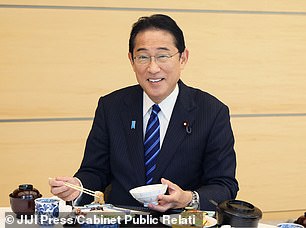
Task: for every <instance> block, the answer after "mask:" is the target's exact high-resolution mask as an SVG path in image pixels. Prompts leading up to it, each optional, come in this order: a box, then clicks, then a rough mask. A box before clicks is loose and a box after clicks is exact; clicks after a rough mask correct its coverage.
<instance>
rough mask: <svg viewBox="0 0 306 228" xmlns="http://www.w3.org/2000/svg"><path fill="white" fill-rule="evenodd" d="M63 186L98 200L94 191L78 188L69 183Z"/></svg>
mask: <svg viewBox="0 0 306 228" xmlns="http://www.w3.org/2000/svg"><path fill="white" fill-rule="evenodd" d="M64 185H65V186H67V187H69V188H72V189H75V190H78V191H80V192H83V193H85V194H88V195H91V196H94V197H96V198H99V196H98V195H97V194H96V192H95V191H92V190H89V189H86V188H83V187H80V186H78V185H74V184H70V183H69V182H64Z"/></svg>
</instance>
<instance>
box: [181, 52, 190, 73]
mask: <svg viewBox="0 0 306 228" xmlns="http://www.w3.org/2000/svg"><path fill="white" fill-rule="evenodd" d="M188 58H189V51H188V49H187V48H185V50H184V51H183V52H182V53H181V58H180V64H181V69H184V67H185V65H186V63H187V62H188Z"/></svg>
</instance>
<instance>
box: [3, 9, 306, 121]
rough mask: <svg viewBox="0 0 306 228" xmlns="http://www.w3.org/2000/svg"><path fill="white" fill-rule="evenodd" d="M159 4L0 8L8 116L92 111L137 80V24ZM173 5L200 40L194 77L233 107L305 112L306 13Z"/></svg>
mask: <svg viewBox="0 0 306 228" xmlns="http://www.w3.org/2000/svg"><path fill="white" fill-rule="evenodd" d="M151 13H153V12H149V11H148V12H145V13H143V12H137V11H136V12H133V11H94V10H87V11H86V10H80V11H78V10H60V9H58V10H55V9H0V27H1V30H0V49H1V54H0V55H1V57H0V75H1V77H0V80H1V81H0V105H1V107H4V108H2V109H1V110H0V118H2V119H5V118H27V117H50V116H51V117H54V116H55V117H63V116H64V117H67V116H68V117H71V116H77V117H78V116H92V113H93V111H94V108H95V106H96V101H97V99H98V97H99V96H100V95H103V94H106V93H108V92H110V91H112V90H114V89H117V88H120V87H122V86H126V85H130V84H134V83H135V81H136V80H135V77H134V75H133V72H132V70H131V67H130V65H129V62H128V60H127V40H128V36H129V30H130V27H131V24H132V23H133V22H134V21H135V20H136V19H137V18H138V17H139V16H140V15H144V14H145V15H149V14H151ZM169 14H170V15H171V16H173V17H174V18H175V19H176V20H177V22H178V23H179V24H180V25H181V27H182V28H183V30H184V31H185V35H186V40H187V46H188V47H189V49H190V61H189V65H187V67H186V70H185V71H184V72H183V76H182V78H183V80H185V82H186V83H189V84H191V85H194V86H196V87H200V88H201V89H203V90H207V91H209V92H211V93H213V94H215V95H216V96H217V97H219V98H221V99H222V100H223V101H224V102H226V103H227V104H229V105H230V107H231V110H232V113H233V114H235V113H291V112H297V113H305V111H306V93H305V92H304V91H305V90H306V78H305V77H304V75H305V74H306V68H305V66H304V63H305V62H306V56H305V54H304V53H305V52H306V45H305V44H306V43H305V42H306V31H305V29H302V28H305V27H306V20H302V18H304V17H303V16H293V15H290V16H289V15H253V14H249V15H247V14H241V15H240V14H218V13H216V14H198V13H175V12H171V13H169ZM241 21H243V22H244V23H241ZM199 23H200V24H201V26H199Z"/></svg>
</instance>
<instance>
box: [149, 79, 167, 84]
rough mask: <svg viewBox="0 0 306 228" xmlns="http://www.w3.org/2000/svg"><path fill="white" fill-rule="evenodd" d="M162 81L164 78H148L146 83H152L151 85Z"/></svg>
mask: <svg viewBox="0 0 306 228" xmlns="http://www.w3.org/2000/svg"><path fill="white" fill-rule="evenodd" d="M162 80H164V78H156V79H153V78H149V79H148V81H149V82H153V83H157V82H160V81H162Z"/></svg>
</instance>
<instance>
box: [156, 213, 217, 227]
mask: <svg viewBox="0 0 306 228" xmlns="http://www.w3.org/2000/svg"><path fill="white" fill-rule="evenodd" d="M179 215H180V214H171V215H163V216H162V217H160V219H159V221H160V222H161V223H162V224H164V225H166V226H171V225H172V224H170V223H168V219H167V220H164V219H163V217H164V216H170V217H169V218H170V220H171V219H174V218H175V219H178V218H179ZM205 219H206V220H207V225H205V226H203V227H205V228H208V227H212V226H215V225H216V224H217V220H216V219H214V218H212V217H209V216H207V215H205Z"/></svg>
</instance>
